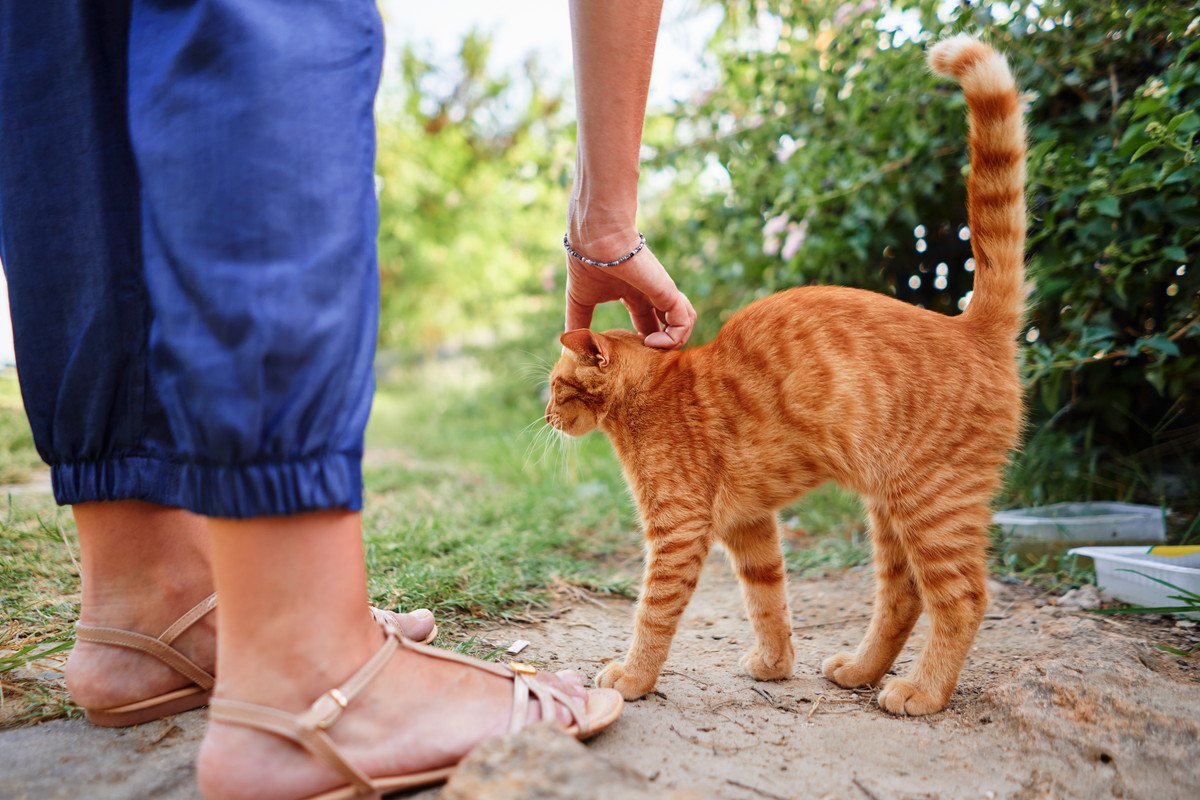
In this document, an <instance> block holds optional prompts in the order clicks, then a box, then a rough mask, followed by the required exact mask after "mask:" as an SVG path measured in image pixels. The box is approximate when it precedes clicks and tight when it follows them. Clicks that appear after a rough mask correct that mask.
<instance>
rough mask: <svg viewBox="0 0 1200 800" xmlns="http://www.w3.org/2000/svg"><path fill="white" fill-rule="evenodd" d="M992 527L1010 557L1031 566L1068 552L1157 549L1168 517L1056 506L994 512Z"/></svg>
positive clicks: (1130, 509)
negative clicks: (1100, 547) (1136, 546)
mask: <svg viewBox="0 0 1200 800" xmlns="http://www.w3.org/2000/svg"><path fill="white" fill-rule="evenodd" d="M992 521H993V522H995V523H996V524H997V525H999V526H1000V529H1001V530H1002V531H1003V532H1004V536H1005V539H1006V546H1007V550H1008V552H1010V553H1016V554H1017V555H1018V556H1021V557H1022V558H1023V559H1025V560H1026V561H1030V562H1032V561H1036V560H1038V559H1039V558H1041V557H1043V556H1059V555H1062V554H1063V553H1064V552H1066V550H1067V549H1068V548H1071V547H1079V546H1089V545H1114V544H1158V543H1160V542H1162V541H1163V540H1164V538H1165V537H1166V533H1167V525H1166V512H1164V511H1163V510H1162V509H1161V508H1159V507H1158V506H1143V505H1135V504H1133V503H1055V504H1053V505H1048V506H1037V507H1036V508H1018V509H1013V510H1010V511H997V512H996V513H995V514H994V515H993V516H992ZM1143 550H1144V548H1143Z"/></svg>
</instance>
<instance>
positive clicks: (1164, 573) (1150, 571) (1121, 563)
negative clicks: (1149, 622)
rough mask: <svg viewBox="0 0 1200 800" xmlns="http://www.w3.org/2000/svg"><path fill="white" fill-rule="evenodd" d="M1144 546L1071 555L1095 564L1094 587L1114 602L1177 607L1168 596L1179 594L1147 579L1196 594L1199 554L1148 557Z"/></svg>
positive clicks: (1078, 550)
mask: <svg viewBox="0 0 1200 800" xmlns="http://www.w3.org/2000/svg"><path fill="white" fill-rule="evenodd" d="M1148 550H1150V548H1148V547H1076V548H1074V549H1072V550H1071V551H1070V553H1071V555H1076V556H1087V557H1088V558H1090V559H1092V560H1093V561H1094V562H1095V564H1096V585H1097V586H1099V587H1100V589H1101V590H1102V591H1104V592H1107V593H1108V594H1110V595H1112V596H1113V597H1115V598H1117V599H1118V600H1123V601H1124V602H1126V603H1130V604H1132V605H1137V606H1149V607H1153V608H1158V607H1162V606H1177V605H1179V601H1178V600H1172V599H1171V598H1170V595H1173V594H1179V592H1177V591H1175V590H1173V589H1170V588H1169V587H1166V586H1163V585H1162V584H1161V583H1156V582H1154V581H1153V580H1151V578H1157V579H1158V580H1160V581H1166V582H1167V583H1170V584H1173V585H1175V586H1178V587H1179V588H1180V589H1186V590H1187V591H1189V592H1196V593H1197V594H1200V552H1197V553H1189V554H1186V555H1178V556H1168V555H1150V554H1149V553H1148V552H1147V551H1148Z"/></svg>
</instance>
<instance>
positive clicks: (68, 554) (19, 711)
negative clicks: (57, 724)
mask: <svg viewBox="0 0 1200 800" xmlns="http://www.w3.org/2000/svg"><path fill="white" fill-rule="evenodd" d="M3 502H4V505H2V506H0V608H3V609H4V616H3V620H2V622H0V696H2V698H3V701H2V702H0V727H4V726H7V725H12V724H18V723H21V722H24V721H27V720H35V719H36V720H40V719H48V718H52V717H57V716H68V715H72V714H77V713H78V712H77V711H76V710H75V709H74V707H73V706H71V705H70V703H69V702H68V701H67V698H66V694H65V692H64V687H63V686H62V682H61V681H54V682H49V681H43V680H38V679H37V678H36V676H35V675H34V674H31V673H36V672H37V671H38V668H39V667H40V668H41V669H49V668H51V667H53V666H54V663H55V662H56V661H59V660H61V659H60V658H55V659H50V660H43V659H46V656H49V655H52V654H54V653H57V654H61V653H62V652H63V651H64V650H65V649H67V648H68V647H69V646H70V641H71V639H72V636H73V630H72V625H73V624H74V622H75V620H76V619H77V618H78V615H79V601H78V588H79V575H78V572H77V570H76V567H75V553H74V547H75V542H74V536H73V526H72V524H71V522H70V515H69V514H67V513H65V512H63V511H62V510H60V509H58V508H57V507H56V506H55V505H54V502H53V500H51V499H50V498H49V497H48V496H47V495H40V494H22V495H9V496H8V497H7V498H5V500H4V501H3ZM35 662H36V664H35ZM31 667H33V669H30V668H31Z"/></svg>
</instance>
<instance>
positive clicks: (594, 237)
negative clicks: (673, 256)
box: [567, 198, 638, 261]
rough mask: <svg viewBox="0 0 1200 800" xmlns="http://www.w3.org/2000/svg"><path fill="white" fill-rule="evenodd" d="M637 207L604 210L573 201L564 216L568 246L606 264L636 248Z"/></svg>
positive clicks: (589, 204) (574, 199)
mask: <svg viewBox="0 0 1200 800" xmlns="http://www.w3.org/2000/svg"><path fill="white" fill-rule="evenodd" d="M636 220H637V205H636V203H635V204H633V205H632V206H628V207H620V208H603V207H597V206H596V205H595V204H591V203H580V202H578V201H577V199H576V198H572V200H571V204H570V208H569V210H568V213H567V239H568V240H569V241H570V243H571V246H572V247H574V248H575V249H576V250H579V251H580V252H582V253H585V254H586V255H587V256H588V257H590V258H594V259H596V260H597V261H609V260H611V259H614V258H618V257H620V256H622V255H624V254H625V253H628V252H629V251H630V249H631V248H633V247H634V246H636V245H637V242H638V229H637V222H636Z"/></svg>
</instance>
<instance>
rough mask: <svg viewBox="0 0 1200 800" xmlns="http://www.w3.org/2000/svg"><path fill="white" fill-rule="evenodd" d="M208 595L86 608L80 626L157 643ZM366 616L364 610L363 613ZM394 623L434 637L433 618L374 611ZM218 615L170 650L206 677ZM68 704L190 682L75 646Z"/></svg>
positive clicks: (142, 658)
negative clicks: (123, 632)
mask: <svg viewBox="0 0 1200 800" xmlns="http://www.w3.org/2000/svg"><path fill="white" fill-rule="evenodd" d="M211 592H212V589H211V588H210V587H208V586H200V587H199V588H195V589H193V590H191V591H181V592H179V593H175V594H173V595H172V596H170V597H166V596H161V597H156V598H155V602H153V603H128V604H123V603H113V604H108V605H100V604H92V605H89V606H87V607H85V608H84V610H83V614H82V618H81V620H80V621H81V622H83V623H85V624H88V625H97V626H102V627H107V628H118V629H120V630H126V631H132V632H134V633H142V634H145V635H147V636H154V637H157V636H158V635H159V634H161V633H162V632H163V631H164V630H166V629H167V627H168V626H170V625H171V623H173V622H174V621H175V620H176V619H178V618H179V617H180V616H181V615H182V614H183V613H184V612H186V611H187V610H188V609H190V608H191V607H192V606H194V605H195V604H196V603H198V602H199V601H200V600H202V599H204V598H205V597H207V596H208V595H209V594H210V593H211ZM363 611H364V613H366V611H367V609H366V608H364V609H363ZM376 613H377V614H378V615H383V616H386V617H387V618H389V619H390V620H391V621H392V624H393V625H394V626H396V627H397V628H399V629H400V630H401V631H403V633H404V635H405V636H407V637H408V638H410V639H413V640H415V641H422V640H424V639H425V638H427V637H428V636H429V634H430V633H432V632H433V628H434V618H433V612H431V611H429V610H427V609H418V610H416V611H413V612H411V613H408V614H398V613H396V612H391V611H378V610H377V611H376ZM216 622H217V615H216V614H215V613H209V614H207V615H205V616H204V617H203V618H202V619H200V620H199V621H198V622H196V623H195V624H194V625H192V626H191V627H190V628H188V629H187V630H186V631H184V632H183V633H182V634H181V635H180V636H179V638H177V639H176V640H175V641H174V642H172V644H171V646H172V647H174V648H175V649H176V650H178V651H179V652H181V653H183V654H184V655H185V656H187V657H188V658H189V659H191V660H192V661H193V662H195V663H196V665H197V666H199V667H200V668H201V669H203V670H204V671H205V672H208V673H209V674H210V675H211V674H213V672H214V670H215V666H216ZM66 676H67V690H68V691H69V692H70V694H71V700H72V701H73V702H74V703H75V704H76V705H78V706H82V707H84V708H96V709H104V708H113V707H116V706H121V705H125V704H126V703H135V702H137V701H139V700H145V699H147V698H150V697H154V696H156V695H160V694H165V693H167V692H170V691H174V690H175V689H182V688H184V687H186V686H190V685H191V683H192V682H191V681H190V680H189V679H188V678H185V677H184V676H182V675H180V674H179V673H178V672H176V671H175V670H174V669H172V668H171V667H168V666H167V665H166V664H164V663H162V662H161V661H159V660H158V659H157V658H154V657H153V656H149V655H146V654H145V653H140V652H137V651H136V650H130V649H128V648H125V647H115V646H113V645H105V644H95V643H93V642H84V641H79V642H77V643H76V644H75V647H74V648H72V650H71V655H70V657H69V658H68V659H67V666H66Z"/></svg>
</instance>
